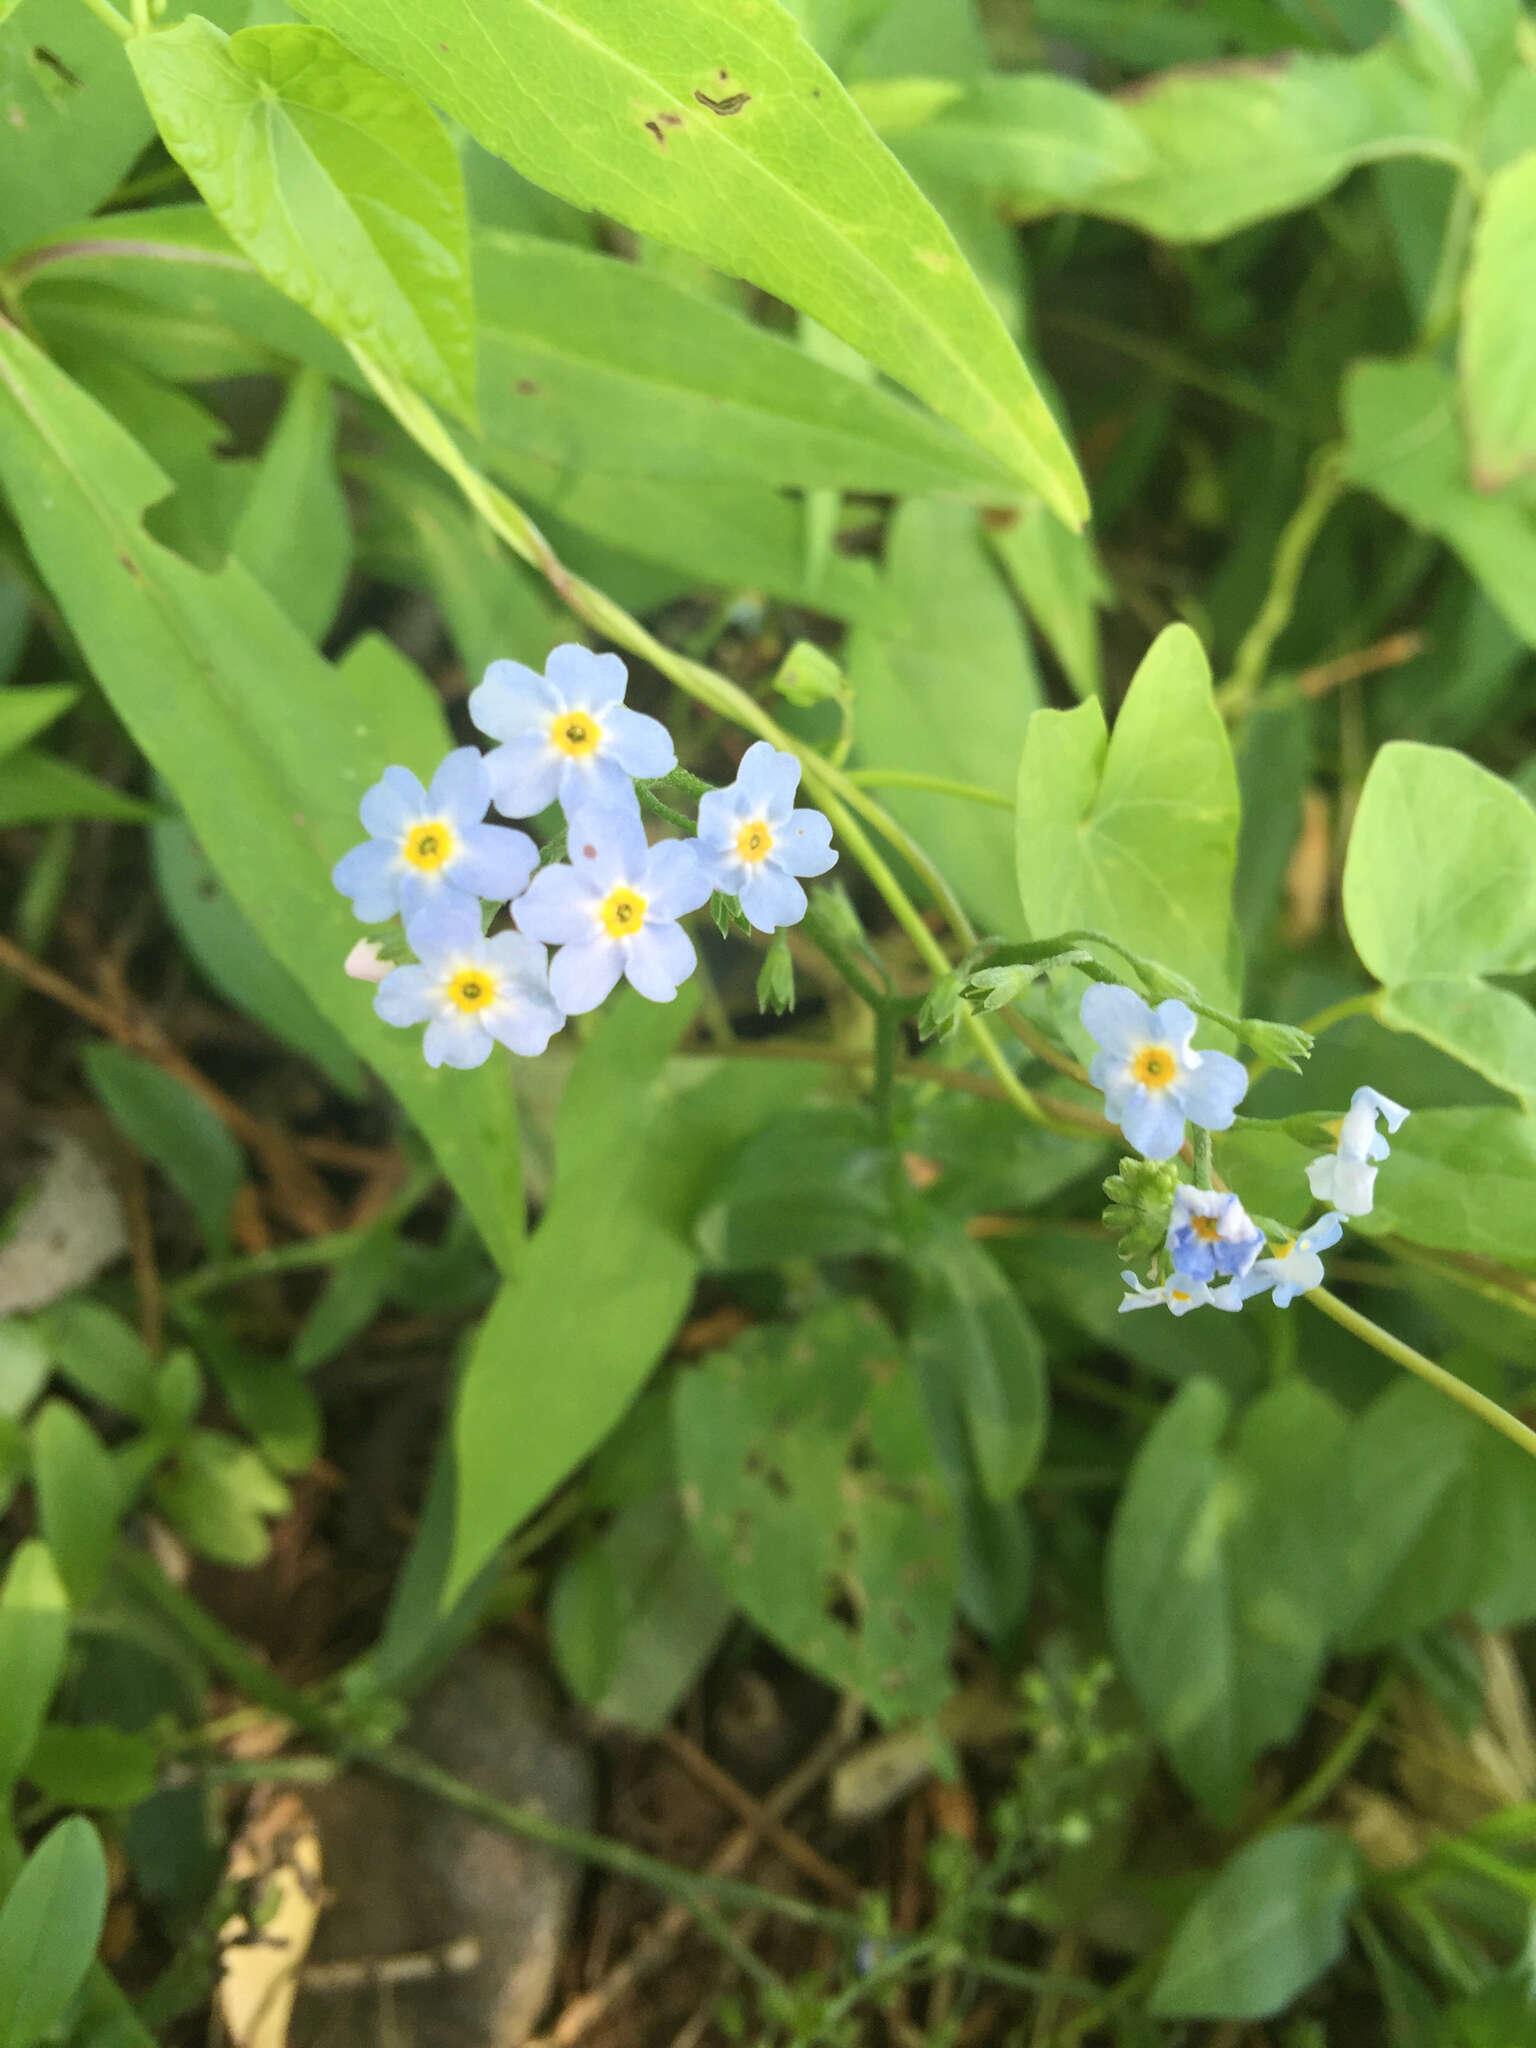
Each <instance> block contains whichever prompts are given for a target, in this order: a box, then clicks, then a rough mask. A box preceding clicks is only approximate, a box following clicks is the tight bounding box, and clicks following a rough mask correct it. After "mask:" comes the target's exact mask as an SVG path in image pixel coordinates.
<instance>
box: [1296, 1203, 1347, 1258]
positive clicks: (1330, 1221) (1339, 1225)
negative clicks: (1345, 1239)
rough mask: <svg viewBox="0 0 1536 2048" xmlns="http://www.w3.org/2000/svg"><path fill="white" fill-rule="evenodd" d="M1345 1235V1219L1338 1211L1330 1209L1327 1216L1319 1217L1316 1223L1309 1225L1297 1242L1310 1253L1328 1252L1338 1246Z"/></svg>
mask: <svg viewBox="0 0 1536 2048" xmlns="http://www.w3.org/2000/svg"><path fill="white" fill-rule="evenodd" d="M1343 1235H1344V1218H1343V1217H1342V1216H1341V1215H1340V1214H1339V1212H1338V1210H1337V1209H1330V1210H1329V1211H1328V1214H1327V1215H1326V1216H1319V1217H1318V1219H1317V1221H1316V1222H1315V1223H1309V1224H1308V1225H1307V1227H1306V1229H1305V1230H1304V1231H1303V1232H1302V1233H1301V1236H1300V1237H1299V1238H1298V1239H1297V1242H1298V1243H1299V1244H1300V1245H1301V1246H1302V1247H1303V1249H1304V1250H1306V1251H1309V1252H1326V1251H1329V1250H1331V1249H1332V1247H1333V1246H1334V1245H1336V1244H1337V1243H1338V1241H1339V1239H1340V1238H1341V1237H1342V1236H1343Z"/></svg>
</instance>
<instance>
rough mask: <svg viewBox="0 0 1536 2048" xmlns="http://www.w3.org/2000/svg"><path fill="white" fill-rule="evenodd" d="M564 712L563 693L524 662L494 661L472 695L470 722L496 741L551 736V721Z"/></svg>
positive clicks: (470, 697) (472, 691) (470, 699)
mask: <svg viewBox="0 0 1536 2048" xmlns="http://www.w3.org/2000/svg"><path fill="white" fill-rule="evenodd" d="M564 709H565V705H564V702H563V700H562V698H561V695H560V692H559V691H558V690H556V689H553V688H552V687H551V686H550V685H549V684H548V683H546V682H545V680H544V678H543V677H542V676H541V675H540V674H539V673H538V671H537V670H536V669H531V668H524V666H523V664H522V663H521V662H520V661H493V662H492V663H491V665H490V667H489V668H488V669H487V670H486V672H485V678H484V680H483V681H482V682H480V683H478V684H476V686H475V688H474V689H472V690H471V691H470V693H469V715H470V718H471V719H472V720H473V721H474V723H475V724H476V725H477V726H478V727H479V728H480V730H481V732H483V733H485V734H486V735H487V736H488V737H489V738H491V739H493V740H510V739H515V738H518V737H519V736H521V735H522V734H524V733H529V732H538V733H542V734H546V735H547V733H548V731H549V725H550V721H551V719H553V718H554V717H555V716H556V715H557V714H558V713H559V712H561V711H563V710H564Z"/></svg>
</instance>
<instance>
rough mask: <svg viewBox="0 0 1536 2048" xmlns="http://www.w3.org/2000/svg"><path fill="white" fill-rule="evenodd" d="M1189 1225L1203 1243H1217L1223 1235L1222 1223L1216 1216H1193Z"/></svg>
mask: <svg viewBox="0 0 1536 2048" xmlns="http://www.w3.org/2000/svg"><path fill="white" fill-rule="evenodd" d="M1189 1227H1190V1229H1191V1230H1192V1231H1193V1232H1194V1233H1195V1235H1196V1237H1198V1238H1199V1239H1200V1240H1201V1242H1202V1243H1203V1244H1215V1243H1217V1242H1218V1241H1219V1239H1220V1237H1221V1225H1220V1224H1219V1223H1218V1222H1217V1221H1216V1218H1215V1217H1214V1216H1191V1217H1190V1219H1189Z"/></svg>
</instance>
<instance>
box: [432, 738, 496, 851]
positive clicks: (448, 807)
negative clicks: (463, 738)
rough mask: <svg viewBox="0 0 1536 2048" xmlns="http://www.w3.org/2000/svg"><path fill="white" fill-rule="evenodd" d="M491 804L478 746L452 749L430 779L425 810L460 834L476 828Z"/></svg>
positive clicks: (487, 777)
mask: <svg viewBox="0 0 1536 2048" xmlns="http://www.w3.org/2000/svg"><path fill="white" fill-rule="evenodd" d="M490 801H491V780H490V776H489V775H488V774H487V772H486V766H485V756H484V755H483V754H482V753H481V751H480V749H479V748H478V747H455V748H454V750H453V752H452V753H451V754H449V755H448V757H447V758H446V760H444V761H443V762H442V764H441V766H440V767H439V768H438V771H437V773H436V774H435V775H434V776H433V778H432V786H431V788H430V789H429V790H428V791H427V809H428V810H429V811H434V812H439V813H441V815H442V816H443V817H445V818H447V819H448V820H449V821H450V823H452V824H454V825H456V826H457V827H458V829H459V830H460V831H461V832H462V831H463V830H464V828H465V827H466V826H467V825H478V824H479V822H480V820H481V819H482V818H483V817H484V816H485V813H486V810H487V808H488V807H489V805H490Z"/></svg>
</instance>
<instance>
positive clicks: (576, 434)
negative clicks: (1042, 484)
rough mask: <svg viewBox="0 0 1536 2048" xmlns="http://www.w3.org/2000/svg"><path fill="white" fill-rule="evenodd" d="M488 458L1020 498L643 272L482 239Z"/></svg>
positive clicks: (939, 431) (939, 430) (835, 380)
mask: <svg viewBox="0 0 1536 2048" xmlns="http://www.w3.org/2000/svg"><path fill="white" fill-rule="evenodd" d="M475 285H476V310H477V314H478V319H479V335H480V384H481V390H482V392H483V393H484V398H483V402H482V408H481V410H482V423H483V430H484V435H485V441H486V446H487V450H488V451H489V452H488V459H489V460H490V461H491V462H492V463H494V461H495V458H496V454H497V452H498V451H500V450H502V449H506V450H509V451H511V452H512V453H513V454H515V455H523V456H531V457H535V458H537V459H538V460H540V461H543V462H548V463H552V464H555V465H557V466H559V467H562V468H569V469H575V470H586V469H596V470H605V471H610V472H614V473H617V474H623V475H632V476H643V477H671V478H675V479H677V480H679V481H690V482H697V483H731V482H738V481H739V482H748V481H750V482H755V483H762V484H768V485H772V486H789V485H799V486H801V487H804V488H810V487H812V486H815V485H819V484H825V485H829V486H832V487H835V488H839V489H844V490H858V491H893V492H894V491H901V492H921V491H944V490H948V491H957V490H969V491H972V492H979V491H987V492H989V493H991V494H992V495H994V496H996V495H997V494H998V493H1002V494H1003V495H1004V496H1012V495H1014V494H1015V491H1016V488H1017V487H1016V485H1015V483H1014V481H1013V479H1012V477H1011V476H1010V475H1009V473H1008V471H1007V469H1005V468H1004V467H1003V466H1002V465H1001V464H1000V463H992V462H989V461H988V460H987V459H986V457H985V456H984V455H982V453H981V452H980V451H979V450H978V449H977V448H976V447H974V446H973V444H972V443H970V442H968V441H966V440H964V439H963V438H962V437H961V436H960V435H958V434H955V433H952V432H951V431H950V430H949V429H947V428H945V427H944V426H942V425H941V424H940V423H939V422H937V421H936V420H934V419H932V418H931V417H930V416H929V415H927V414H925V413H921V412H919V411H918V410H917V409H916V408H915V407H914V406H911V405H908V404H905V403H903V402H902V401H901V400H900V399H898V398H896V397H895V396H894V395H893V394H892V393H891V392H889V391H886V390H883V389H882V388H881V387H880V386H878V385H875V384H867V383H861V382H859V381H857V380H856V379H855V378H853V377H850V376H846V375H844V374H843V372H842V371H840V370H837V369H833V368H830V367H828V366H827V365H826V364H825V363H823V362H820V361H817V360H816V359H815V358H814V357H812V356H810V355H808V354H806V352H805V351H804V350H803V349H801V348H799V347H797V346H796V344H795V343H794V342H793V341H790V340H787V339H785V338H784V337H783V336H781V335H778V334H774V333H772V332H771V331H770V330H769V329H767V328H765V327H760V326H758V325H756V324H755V323H754V322H752V321H749V320H746V319H743V318H741V317H740V316H739V315H738V314H735V313H732V312H731V311H729V310H728V309H727V308H726V307H725V306H721V305H713V304H711V303H710V302H709V301H707V300H704V299H701V298H700V297H699V296H698V295H697V293H695V292H691V291H687V290H685V289H684V288H683V287H682V286H681V285H677V284H674V283H672V282H671V281H670V280H669V279H668V278H666V277H665V276H664V275H661V274H659V273H658V272H656V271H654V270H647V269H644V268H642V267H641V266H640V265H638V264H634V263H624V262H618V261H616V260H615V259H614V258H613V257H611V256H600V255H597V254H596V253H594V252H593V251H591V250H587V249H579V248H575V247H573V246H571V245H570V244H567V243H559V242H550V241H542V240H536V239H534V238H533V237H531V236H524V235H486V234H482V235H480V236H477V238H476V241H475Z"/></svg>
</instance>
